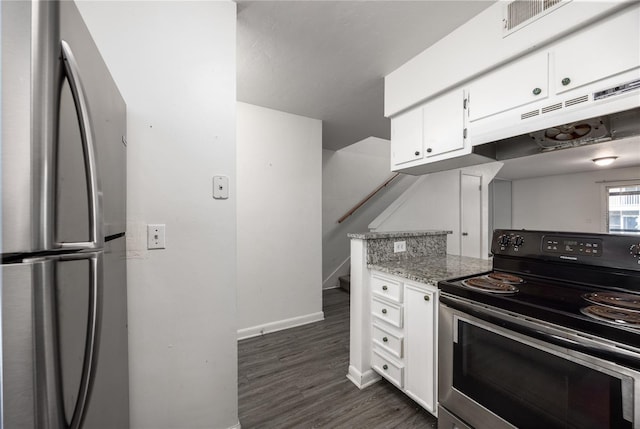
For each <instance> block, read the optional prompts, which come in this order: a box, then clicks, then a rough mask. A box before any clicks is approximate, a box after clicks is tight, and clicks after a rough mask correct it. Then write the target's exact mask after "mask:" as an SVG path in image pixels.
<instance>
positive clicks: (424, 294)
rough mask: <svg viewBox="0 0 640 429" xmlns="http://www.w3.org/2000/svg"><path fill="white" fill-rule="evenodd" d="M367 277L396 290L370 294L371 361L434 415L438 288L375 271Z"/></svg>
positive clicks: (436, 383) (385, 376)
mask: <svg viewBox="0 0 640 429" xmlns="http://www.w3.org/2000/svg"><path fill="white" fill-rule="evenodd" d="M371 279H372V280H374V279H375V281H372V282H371V284H372V285H373V287H377V286H376V285H382V284H386V285H395V287H397V288H400V290H401V292H400V293H394V294H392V295H390V296H382V295H381V294H380V293H375V291H374V293H373V294H372V297H373V298H372V303H371V304H372V305H371V312H372V316H373V317H372V323H373V325H372V329H371V344H372V347H371V349H372V355H371V366H372V367H373V369H374V370H375V371H376V372H377V373H378V374H380V375H381V376H383V377H384V378H386V379H387V380H389V381H390V382H391V383H393V384H394V385H396V386H397V387H398V388H399V389H400V390H402V391H403V392H404V393H405V394H407V395H408V396H409V397H411V398H412V399H413V400H414V401H416V402H417V403H418V404H420V405H421V406H422V407H424V408H425V409H426V410H427V411H429V412H430V413H432V414H433V415H435V416H437V412H438V391H437V385H438V379H437V371H438V365H437V360H436V358H437V352H438V350H437V344H438V326H437V315H438V311H437V310H438V288H437V287H435V286H430V285H426V284H422V283H416V282H412V281H409V280H406V279H402V278H400V277H395V276H390V275H388V274H383V273H380V272H372V273H371ZM382 310H386V311H385V312H383V311H382Z"/></svg>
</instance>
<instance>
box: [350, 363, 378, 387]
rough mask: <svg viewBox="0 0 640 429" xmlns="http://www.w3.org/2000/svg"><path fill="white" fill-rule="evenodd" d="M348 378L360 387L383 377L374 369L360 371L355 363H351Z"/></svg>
mask: <svg viewBox="0 0 640 429" xmlns="http://www.w3.org/2000/svg"><path fill="white" fill-rule="evenodd" d="M347 378H348V379H349V380H351V382H352V383H353V384H355V385H356V386H357V387H358V389H364V388H365V387H369V386H371V385H372V384H374V383H377V382H378V381H380V380H381V379H382V377H380V375H379V374H378V373H377V372H375V371H374V370H373V369H369V370H368V371H365V372H360V371H358V370H357V369H356V368H355V367H354V366H353V365H349V373H348V374H347Z"/></svg>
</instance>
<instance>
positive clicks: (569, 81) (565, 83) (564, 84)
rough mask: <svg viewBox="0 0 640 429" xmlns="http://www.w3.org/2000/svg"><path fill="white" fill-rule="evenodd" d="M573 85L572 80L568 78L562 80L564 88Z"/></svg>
mask: <svg viewBox="0 0 640 429" xmlns="http://www.w3.org/2000/svg"><path fill="white" fill-rule="evenodd" d="M570 83H571V79H569V78H568V77H565V78H564V79H562V85H563V86H567V85H569V84H570Z"/></svg>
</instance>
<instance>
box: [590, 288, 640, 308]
mask: <svg viewBox="0 0 640 429" xmlns="http://www.w3.org/2000/svg"><path fill="white" fill-rule="evenodd" d="M582 297H583V298H584V299H586V300H587V301H589V302H590V303H592V304H599V305H606V306H607V307H612V308H619V309H624V310H629V311H638V312H640V295H633V294H630V293H621V292H592V293H587V294H584V295H582Z"/></svg>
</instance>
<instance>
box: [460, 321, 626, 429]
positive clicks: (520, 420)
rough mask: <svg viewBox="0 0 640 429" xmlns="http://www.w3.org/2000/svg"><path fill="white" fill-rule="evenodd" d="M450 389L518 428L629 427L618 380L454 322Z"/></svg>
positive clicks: (516, 342) (583, 428) (466, 324)
mask: <svg viewBox="0 0 640 429" xmlns="http://www.w3.org/2000/svg"><path fill="white" fill-rule="evenodd" d="M453 359H454V362H453V385H454V387H455V388H456V389H457V390H459V391H461V392H462V393H464V394H465V395H467V396H468V397H470V398H471V399H473V400H474V401H476V402H477V403H479V404H481V405H483V406H484V407H485V408H487V409H489V410H491V411H492V412H493V413H495V414H497V415H498V416H500V417H502V418H503V419H504V420H506V421H508V422H509V423H511V424H513V425H515V426H517V427H519V428H535V429H539V428H546V429H550V428H580V429H589V428H594V429H596V428H597V429H601V428H631V422H628V421H626V420H625V419H624V418H623V412H622V383H621V380H620V379H618V378H616V377H612V376H610V375H608V374H605V373H602V372H599V371H596V370H593V369H591V368H588V367H585V366H583V365H580V364H578V363H575V362H571V361H569V360H566V359H563V358H560V357H558V356H555V355H552V354H550V353H547V352H544V351H541V350H538V349H536V348H533V347H531V346H529V345H525V344H522V343H520V342H518V341H515V340H513V339H510V338H507V337H504V336H502V335H498V334H496V333H494V332H491V331H488V330H486V329H482V328H480V327H478V326H475V325H472V324H470V323H467V322H464V321H462V320H459V321H458V342H457V344H454V358H453Z"/></svg>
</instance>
